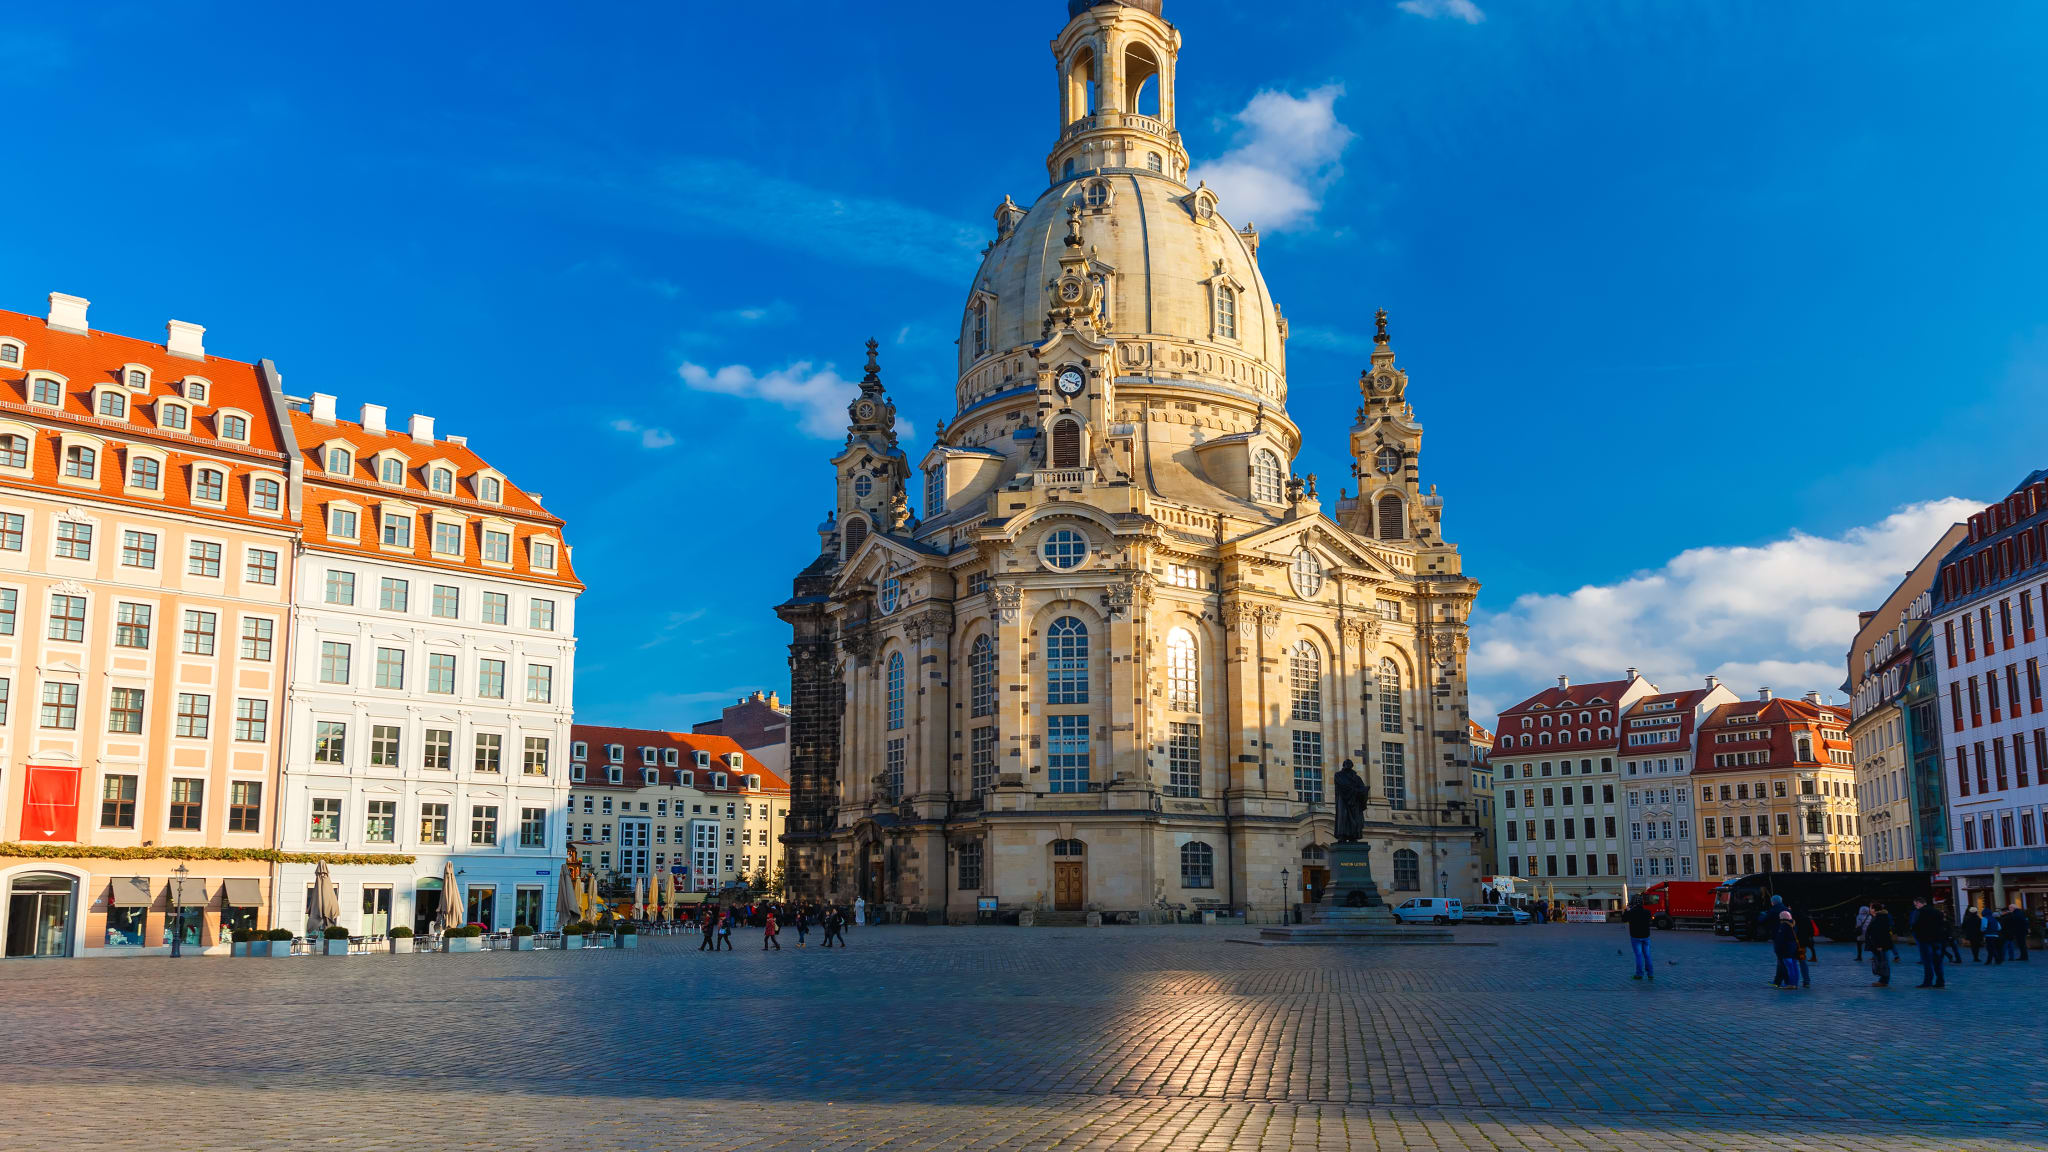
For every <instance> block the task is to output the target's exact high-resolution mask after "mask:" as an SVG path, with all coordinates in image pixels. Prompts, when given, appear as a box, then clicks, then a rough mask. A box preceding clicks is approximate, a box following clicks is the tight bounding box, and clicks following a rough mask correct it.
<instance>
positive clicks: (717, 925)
mask: <svg viewBox="0 0 2048 1152" xmlns="http://www.w3.org/2000/svg"><path fill="white" fill-rule="evenodd" d="M853 920H854V917H852V916H850V915H849V914H848V913H847V911H846V910H845V909H843V908H840V907H838V906H837V905H833V904H826V905H815V904H803V905H785V904H779V903H764V904H732V905H722V904H706V905H704V906H703V908H702V909H701V910H696V911H693V912H692V913H691V914H690V915H688V916H686V917H685V918H684V920H683V923H684V924H685V925H687V926H689V927H691V928H694V929H695V930H696V931H698V932H700V933H702V934H703V937H704V942H703V943H702V944H699V945H698V946H697V951H699V952H719V951H725V952H730V951H732V930H733V928H734V927H735V926H740V925H751V926H754V927H758V928H760V929H761V951H763V952H767V951H769V950H771V949H772V950H774V951H776V952H780V951H782V929H783V925H785V924H787V925H788V926H789V927H791V928H794V929H795V930H796V946H797V947H799V948H803V947H807V946H808V939H809V936H810V934H811V930H812V929H813V928H817V929H820V930H822V931H823V932H824V940H823V941H822V942H821V943H820V946H821V947H824V948H830V947H832V945H833V944H835V943H836V944H838V945H839V946H840V947H841V948H844V947H846V929H847V926H848V925H849V924H851V923H852V922H853Z"/></svg>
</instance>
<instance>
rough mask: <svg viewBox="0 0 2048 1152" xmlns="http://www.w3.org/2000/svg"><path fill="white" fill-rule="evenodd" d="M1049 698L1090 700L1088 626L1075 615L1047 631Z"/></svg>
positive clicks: (1074, 701)
mask: <svg viewBox="0 0 2048 1152" xmlns="http://www.w3.org/2000/svg"><path fill="white" fill-rule="evenodd" d="M1045 702H1046V703H1047V704H1086V703H1087V702H1088V626H1087V625H1086V624H1083V623H1081V622H1080V621H1079V620H1076V619H1074V618H1073V617H1072V616H1062V617H1060V618H1059V619H1057V620H1055V621H1053V622H1052V627H1050V628H1048V629H1046V631H1045Z"/></svg>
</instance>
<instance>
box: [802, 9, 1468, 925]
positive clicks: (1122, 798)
mask: <svg viewBox="0 0 2048 1152" xmlns="http://www.w3.org/2000/svg"><path fill="white" fill-rule="evenodd" d="M1068 13H1069V21H1068V24H1067V26H1066V28H1065V29H1063V30H1062V31H1061V32H1060V34H1059V36H1058V37H1056V38H1055V39H1054V40H1053V42H1052V54H1053V59H1054V64H1055V68H1056V71H1055V75H1056V77H1057V81H1058V88H1057V93H1056V96H1057V100H1056V107H1057V109H1058V112H1059V133H1058V136H1057V137H1056V139H1055V141H1054V144H1053V147H1052V150H1051V152H1050V154H1049V155H1048V158H1047V171H1048V175H1049V177H1050V180H1051V184H1050V187H1048V188H1047V189H1046V190H1045V191H1044V192H1043V193H1041V194H1040V195H1039V196H1038V197H1037V198H1036V199H1035V200H1034V201H1032V203H1031V204H1030V206H1029V207H1028V208H1026V207H1020V206H1018V204H1017V203H1016V201H1014V200H1013V199H1011V198H1010V197H1007V196H1006V197H1004V198H1003V200H1002V202H1001V203H1000V204H999V205H998V207H997V209H996V211H995V219H994V234H993V236H992V237H991V239H990V243H989V245H988V248H987V249H986V251H985V252H984V255H983V258H982V263H981V267H980V269H979V270H978V271H977V272H976V274H975V277H974V280H973V283H972V284H971V285H970V287H969V291H968V296H967V300H966V305H965V308H964V310H963V316H962V321H961V330H960V352H959V364H958V371H959V384H958V389H957V409H956V411H955V412H954V414H953V416H952V418H951V419H950V420H948V421H944V422H941V423H940V424H939V425H938V426H937V430H936V433H935V437H934V440H935V442H934V444H933V446H932V448H931V449H930V451H929V452H928V453H926V455H925V456H924V457H923V459H922V466H923V472H924V485H923V493H922V495H923V501H922V506H921V508H920V509H919V511H920V512H921V519H920V518H915V517H913V516H912V515H911V511H910V509H909V507H908V493H907V492H906V488H907V486H908V483H909V462H908V460H907V458H905V457H904V455H903V454H902V452H901V451H900V449H898V448H897V446H896V436H895V411H894V407H893V404H891V403H890V402H889V401H888V399H887V397H886V395H885V394H884V393H883V391H882V388H881V384H880V377H879V373H878V368H877V365H876V364H875V362H874V358H873V355H872V351H873V346H872V345H870V358H869V364H868V369H869V371H868V374H867V377H866V378H865V380H864V382H863V384H862V388H861V394H860V395H859V396H858V397H857V398H856V399H855V401H854V403H853V405H852V408H851V409H850V412H849V415H850V416H851V417H852V422H851V424H850V425H849V429H848V437H847V445H846V448H845V450H844V451H843V452H842V453H841V454H840V455H839V456H837V457H835V459H834V461H833V466H834V468H835V470H836V483H837V505H836V508H835V510H834V512H833V514H832V517H831V518H829V519H828V520H827V521H826V523H825V524H824V525H822V526H821V528H820V539H821V549H820V554H819V556H818V558H817V560H815V561H814V562H813V563H812V564H811V565H810V566H808V567H807V568H806V569H805V571H804V572H803V573H802V574H801V575H799V577H798V578H797V581H796V586H795V589H794V593H795V594H794V595H793V596H792V597H791V599H790V600H789V601H787V602H786V603H784V604H783V605H782V606H781V607H780V608H779V609H778V611H779V612H780V613H781V615H782V616H783V617H784V619H786V620H788V621H789V622H790V624H791V626H792V629H793V633H794V635H793V643H792V645H791V662H790V667H791V679H792V685H791V687H792V716H791V727H792V747H791V773H790V775H791V789H792V792H791V813H790V820H789V832H788V834H787V835H786V836H785V844H786V846H787V848H788V852H789V857H788V865H789V876H790V878H791V882H792V883H793V884H794V885H795V886H796V889H797V891H798V892H799V893H801V894H802V895H804V896H806V897H809V898H819V899H833V900H842V901H850V900H852V899H854V898H855V897H856V896H858V897H863V898H865V899H866V900H867V901H868V902H869V904H870V905H884V906H890V907H894V908H898V909H900V910H901V911H902V912H903V914H904V915H908V916H912V917H919V918H952V919H960V918H968V917H972V916H973V915H974V914H975V912H976V908H977V905H978V903H980V902H983V901H989V900H993V901H994V902H995V903H996V906H997V907H998V908H1001V909H1005V910H1018V911H1023V910H1030V911H1033V912H1034V914H1039V913H1043V914H1047V915H1057V914H1074V915H1079V914H1080V913H1082V912H1084V911H1088V910H1099V911H1104V912H1111V913H1131V914H1133V915H1140V914H1142V915H1151V914H1152V913H1153V912H1154V911H1155V910H1157V909H1158V908H1160V907H1161V906H1162V905H1165V906H1176V905H1177V906H1180V907H1183V908H1187V909H1191V910H1192V909H1195V908H1208V907H1215V908H1231V907H1240V908H1241V907H1244V906H1246V905H1251V906H1253V907H1257V908H1262V909H1275V908H1278V907H1280V906H1282V905H1283V904H1284V903H1286V902H1289V901H1292V900H1302V899H1308V900H1313V899H1314V898H1315V896H1316V894H1317V892H1318V891H1319V889H1320V886H1321V884H1322V883H1323V881H1324V880H1325V879H1326V878H1327V872H1326V867H1325V865H1324V863H1323V861H1324V859H1325V856H1324V850H1325V848H1326V846H1327V845H1328V844H1329V843H1330V842H1331V838H1332V827H1331V821H1332V815H1331V811H1330V805H1329V800H1330V797H1329V794H1328V791H1327V788H1328V781H1329V780H1330V779H1331V777H1333V776H1334V774H1335V771H1336V769H1337V767H1338V765H1339V764H1340V763H1341V762H1342V761H1344V760H1353V761H1355V762H1356V763H1357V765H1358V767H1359V770H1360V771H1361V773H1363V774H1364V776H1365V778H1366V780H1367V781H1368V783H1369V785H1370V788H1371V792H1370V794H1369V797H1368V805H1367V821H1366V837H1365V839H1366V842H1367V843H1368V844H1370V845H1372V847H1373V848H1374V849H1375V857H1374V858H1375V869H1376V871H1377V872H1378V875H1379V880H1380V883H1381V885H1382V887H1383V888H1386V889H1389V890H1390V894H1398V893H1400V892H1404V891H1412V892H1422V893H1428V894H1444V895H1451V896H1461V895H1464V896H1469V895H1474V894H1476V890H1477V887H1478V877H1479V867H1480V861H1479V855H1478V848H1479V839H1478V837H1479V828H1478V825H1477V822H1476V815H1475V811H1474V805H1473V804H1472V802H1471V798H1470V797H1469V796H1468V795H1467V794H1466V790H1467V782H1468V778H1469V771H1468V768H1469V764H1468V759H1469V757H1468V747H1467V742H1466V739H1467V738H1466V733H1467V730H1468V726H1467V723H1466V687H1465V652H1466V647H1467V645H1466V631H1465V629H1466V620H1467V618H1468V617H1469V615H1470V610H1471V605H1472V600H1473V597H1474V595H1475V594H1476V593H1477V591H1478V585H1477V584H1476V583H1475V582H1474V581H1472V580H1470V579H1468V578H1466V577H1465V576H1464V575H1463V574H1462V570H1461V567H1460V562H1459V556H1458V551H1457V548H1456V547H1455V546H1454V545H1452V544H1450V543H1448V542H1447V541H1445V540H1444V538H1443V536H1442V515H1443V503H1442V501H1441V499H1440V498H1438V497H1437V496H1436V494H1435V486H1434V485H1430V486H1429V487H1428V488H1427V489H1425V487H1424V482H1423V473H1422V468H1421V462H1420V461H1421V457H1420V451H1421V438H1422V426H1421V424H1420V423H1419V422H1418V421H1417V420H1416V417H1415V413H1414V410H1413V408H1412V406H1411V405H1410V403H1409V401H1408V398H1407V386H1408V378H1407V374H1406V373H1405V372H1404V371H1402V370H1401V369H1400V368H1398V367H1396V365H1395V361H1394V354H1393V350H1392V346H1391V342H1390V339H1389V337H1388V335H1387V331H1386V317H1385V314H1384V313H1381V314H1380V316H1379V324H1378V330H1377V334H1376V336H1375V340H1374V346H1373V349H1372V351H1371V354H1370V356H1371V359H1370V366H1369V367H1368V368H1366V369H1365V370H1364V371H1363V373H1362V374H1361V377H1360V381H1359V388H1360V401H1361V402H1360V406H1359V412H1358V420H1357V423H1356V425H1355V426H1354V427H1353V429H1352V432H1351V450H1352V456H1353V466H1352V473H1353V477H1354V478H1355V479H1356V481H1357V484H1358V494H1357V495H1356V496H1353V495H1351V494H1350V493H1349V492H1348V491H1346V490H1344V489H1340V491H1339V493H1338V496H1337V498H1336V499H1335V500H1334V501H1332V502H1331V504H1330V506H1329V507H1328V508H1327V509H1326V508H1325V505H1324V502H1323V497H1322V496H1321V494H1320V492H1319V485H1318V482H1317V478H1316V477H1315V476H1313V475H1309V476H1306V477H1302V476H1299V475H1297V474H1296V470H1295V468H1294V467H1293V461H1294V458H1295V456H1296V454H1297V452H1298V451H1299V449H1300V444H1301V437H1300V431H1299V430H1298V429H1297V428H1296V427H1295V425H1294V423H1293V422H1292V420H1290V418H1289V417H1288V414H1287V409H1286V401H1287V378H1286V338H1287V325H1286V321H1285V320H1284V319H1283V318H1282V316H1281V314H1280V310H1279V308H1278V306H1277V305H1275V304H1274V302H1273V300H1272V298H1271V296H1270V294H1269V293H1268V292H1267V289H1266V283H1265V278H1264V276H1263V274H1262V272H1261V270H1260V268H1259V262H1258V251H1259V242H1258V233H1257V231H1256V229H1255V228H1254V227H1253V226H1252V225H1251V224H1250V223H1246V224H1245V225H1244V226H1243V227H1239V228H1233V227H1232V226H1231V225H1230V224H1229V223H1227V222H1226V221H1225V219H1224V216H1223V209H1224V208H1225V207H1226V206H1225V205H1221V204H1219V203H1218V200H1217V197H1216V195H1215V193H1214V192H1212V191H1211V190H1210V189H1208V188H1206V187H1202V186H1200V185H1197V186H1195V187H1192V188H1191V187H1189V186H1188V185H1187V184H1186V182H1185V181H1186V177H1187V172H1188V159H1187V153H1186V150H1185V149H1184V148H1183V146H1182V144H1181V139H1180V134H1179V132H1178V131H1177V130H1176V128H1175V126H1174V125H1175V111H1174V109H1175V88H1176V84H1177V82H1178V79H1179V75H1178V57H1179V50H1180V44H1181V40H1180V33H1179V31H1178V30H1177V29H1176V28H1174V26H1173V25H1171V24H1169V23H1167V22H1166V20H1165V19H1164V17H1163V15H1162V13H1161V9H1160V4H1159V3H1157V2H1156V0H1124V2H1115V0H1098V2H1094V3H1090V2H1089V0H1072V2H1071V3H1070V4H1069V5H1068ZM1283 869H1284V870H1285V872H1284V875H1286V876H1288V877H1289V880H1288V882H1287V889H1288V890H1287V891H1285V892H1283V891H1282V876H1283Z"/></svg>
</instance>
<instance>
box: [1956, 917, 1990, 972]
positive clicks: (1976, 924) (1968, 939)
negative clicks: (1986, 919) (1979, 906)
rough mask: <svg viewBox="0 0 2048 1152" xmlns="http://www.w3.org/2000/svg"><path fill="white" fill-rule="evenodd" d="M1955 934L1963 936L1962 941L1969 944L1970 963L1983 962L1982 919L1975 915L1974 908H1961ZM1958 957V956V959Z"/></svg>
mask: <svg viewBox="0 0 2048 1152" xmlns="http://www.w3.org/2000/svg"><path fill="white" fill-rule="evenodd" d="M1956 934H1957V935H1959V936H1961V937H1962V938H1963V943H1965V944H1968V945H1969V946H1970V963H1972V964H1982V963H1983V962H1984V928H1983V920H1982V919H1981V918H1980V917H1979V916H1978V915H1977V910H1976V909H1975V908H1965V909H1963V910H1962V919H1961V921H1960V922H1958V923H1957V924H1956ZM1960 958H1961V957H1958V959H1960Z"/></svg>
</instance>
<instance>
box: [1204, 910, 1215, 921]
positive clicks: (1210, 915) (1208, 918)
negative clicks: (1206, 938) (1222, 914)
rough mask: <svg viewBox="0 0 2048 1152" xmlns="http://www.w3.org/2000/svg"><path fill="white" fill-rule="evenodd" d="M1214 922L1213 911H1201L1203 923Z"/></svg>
mask: <svg viewBox="0 0 2048 1152" xmlns="http://www.w3.org/2000/svg"><path fill="white" fill-rule="evenodd" d="M1215 922H1216V914H1215V913H1214V912H1204V913H1202V923H1204V924H1214V923H1215Z"/></svg>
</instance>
